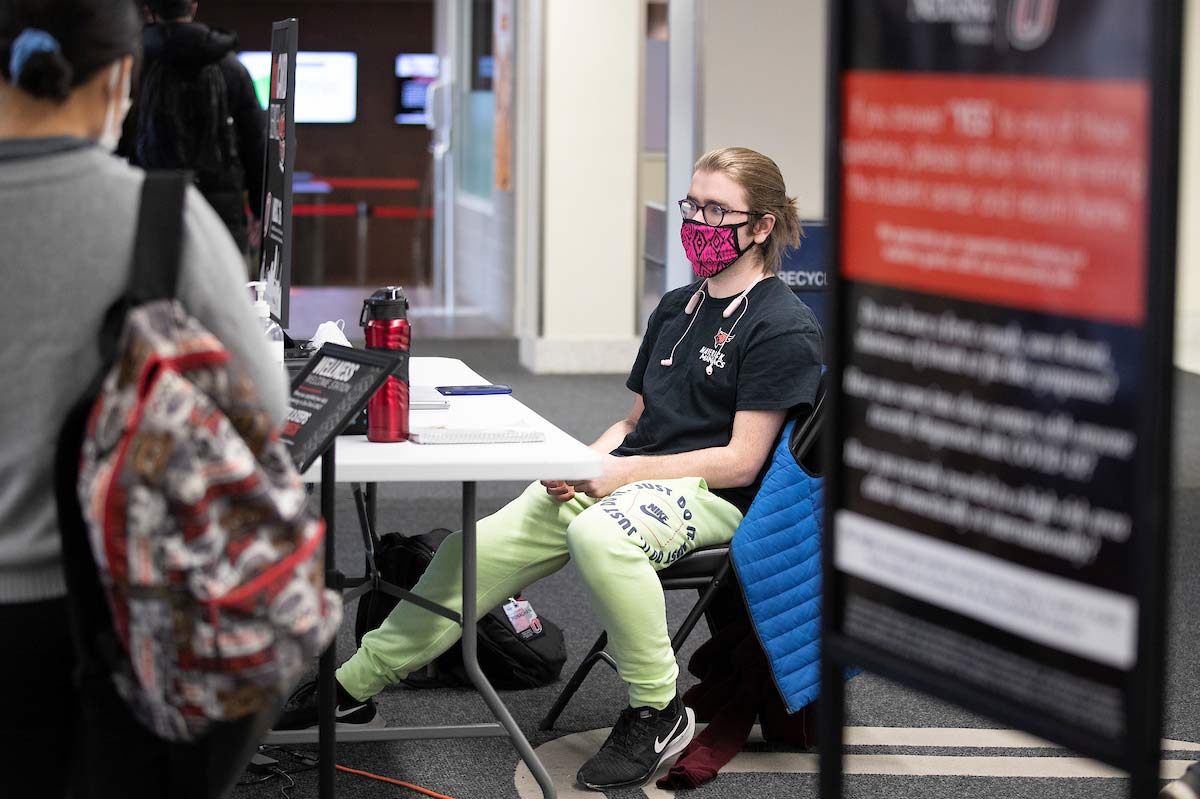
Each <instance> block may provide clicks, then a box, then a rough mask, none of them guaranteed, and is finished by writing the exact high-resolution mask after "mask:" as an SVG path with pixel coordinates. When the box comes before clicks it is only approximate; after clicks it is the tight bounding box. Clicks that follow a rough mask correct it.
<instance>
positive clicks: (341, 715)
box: [333, 705, 363, 719]
mask: <svg viewBox="0 0 1200 799" xmlns="http://www.w3.org/2000/svg"><path fill="white" fill-rule="evenodd" d="M362 707H363V706H362V705H359V706H358V707H352V708H350V709H349V710H342V709H341V708H340V707H339V708H334V711H333V715H334V717H335V718H339V719H344V718H346V716H349V715H350V714H351V713H357V712H358V711H360V710H362Z"/></svg>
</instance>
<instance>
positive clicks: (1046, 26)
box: [1008, 0, 1058, 50]
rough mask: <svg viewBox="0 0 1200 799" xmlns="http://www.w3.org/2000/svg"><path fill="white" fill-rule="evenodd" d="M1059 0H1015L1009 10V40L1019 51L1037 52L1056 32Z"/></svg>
mask: <svg viewBox="0 0 1200 799" xmlns="http://www.w3.org/2000/svg"><path fill="white" fill-rule="evenodd" d="M1057 16H1058V0H1013V4H1012V5H1011V6H1009V9H1008V40H1009V41H1010V42H1012V46H1013V47H1015V48H1017V49H1018V50H1036V49H1037V48H1039V47H1041V46H1042V45H1043V44H1045V43H1046V40H1047V39H1049V38H1050V34H1051V33H1053V32H1054V22H1055V19H1056V17H1057Z"/></svg>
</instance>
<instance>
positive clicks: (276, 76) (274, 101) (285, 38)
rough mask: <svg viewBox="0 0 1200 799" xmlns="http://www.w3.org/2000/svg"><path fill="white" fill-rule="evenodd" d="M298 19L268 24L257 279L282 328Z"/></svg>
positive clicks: (287, 285) (287, 289)
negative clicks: (268, 77)
mask: <svg viewBox="0 0 1200 799" xmlns="http://www.w3.org/2000/svg"><path fill="white" fill-rule="evenodd" d="M298 31H299V23H298V22H297V21H296V20H295V19H288V20H284V21H282V22H276V23H275V24H274V25H273V26H272V29H271V88H270V93H269V94H268V96H267V97H268V99H267V163H266V167H265V170H264V172H263V175H264V180H263V186H264V192H265V193H264V196H263V197H262V198H260V199H261V200H262V213H261V215H260V216H259V219H261V220H262V257H261V260H260V262H259V267H258V275H259V277H258V279H259V280H261V281H263V282H264V283H266V300H267V304H268V305H269V306H270V307H271V314H272V315H273V316H274V317H275V319H276V320H277V321H278V322H279V325H280V326H281V327H284V328H286V327H287V326H288V305H289V300H290V294H291V288H292V172H293V170H294V167H295V164H296V49H297V46H298V42H299V33H298Z"/></svg>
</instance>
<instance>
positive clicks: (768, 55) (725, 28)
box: [671, 0, 826, 218]
mask: <svg viewBox="0 0 1200 799" xmlns="http://www.w3.org/2000/svg"><path fill="white" fill-rule="evenodd" d="M701 26H702V30H703V43H702V48H701V53H700V57H701V62H702V63H703V65H704V74H703V76H702V78H701V83H702V86H703V88H702V91H703V101H702V104H701V107H702V109H703V115H704V118H703V120H702V122H703V128H702V129H703V146H704V149H705V150H707V149H711V148H714V147H727V146H741V147H749V148H751V149H753V150H758V151H759V152H761V153H763V154H765V155H767V156H769V157H771V158H773V159H774V160H775V162H776V163H777V164H779V169H780V171H781V172H783V179H784V183H786V184H787V187H788V191H789V192H790V193H791V194H793V195H794V196H795V197H796V198H797V200H798V201H799V204H800V213H801V214H802V215H803V216H804V217H805V218H818V217H821V216H823V215H824V212H825V200H824V196H825V187H824V183H825V171H824V170H825V35H826V30H825V27H826V21H825V3H823V2H816V0H739V2H736V3H731V2H728V0H703V9H702V17H701ZM671 188H672V189H674V190H675V191H676V192H679V191H680V189H678V188H676V187H671Z"/></svg>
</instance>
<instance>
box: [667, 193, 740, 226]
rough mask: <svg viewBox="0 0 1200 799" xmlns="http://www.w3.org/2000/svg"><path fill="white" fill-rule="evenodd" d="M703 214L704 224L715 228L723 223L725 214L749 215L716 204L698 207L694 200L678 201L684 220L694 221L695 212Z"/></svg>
mask: <svg viewBox="0 0 1200 799" xmlns="http://www.w3.org/2000/svg"><path fill="white" fill-rule="evenodd" d="M697 211H702V212H703V213H704V223H705V224H707V225H712V226H713V227H717V226H718V225H720V224H721V223H722V222H724V221H725V214H746V215H747V216H749V215H750V212H749V211H735V210H733V209H731V208H725V207H724V206H721V205H717V204H716V203H705V204H704V205H700V204H699V203H697V202H696V201H695V200H692V199H690V198H685V199H682V200H680V201H679V213H681V214H683V218H684V219H695V218H696V212H697Z"/></svg>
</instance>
